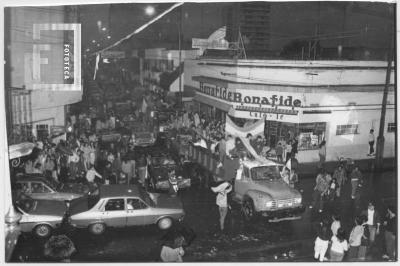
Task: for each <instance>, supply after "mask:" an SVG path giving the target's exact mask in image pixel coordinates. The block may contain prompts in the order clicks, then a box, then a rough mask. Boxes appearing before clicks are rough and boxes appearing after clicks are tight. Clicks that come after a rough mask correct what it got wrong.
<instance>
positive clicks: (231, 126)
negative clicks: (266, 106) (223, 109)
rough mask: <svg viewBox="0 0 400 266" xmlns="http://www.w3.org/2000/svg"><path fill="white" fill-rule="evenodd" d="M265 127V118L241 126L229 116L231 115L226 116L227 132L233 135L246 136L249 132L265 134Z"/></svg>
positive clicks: (254, 134) (255, 134)
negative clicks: (246, 125)
mask: <svg viewBox="0 0 400 266" xmlns="http://www.w3.org/2000/svg"><path fill="white" fill-rule="evenodd" d="M264 127H265V120H264V119H260V120H258V121H257V122H255V123H254V124H252V125H250V126H248V127H239V126H237V125H236V124H235V123H234V122H233V121H232V120H231V119H230V118H229V116H226V123H225V132H226V134H230V135H232V136H238V137H246V136H247V134H249V133H250V134H251V135H253V136H257V135H264Z"/></svg>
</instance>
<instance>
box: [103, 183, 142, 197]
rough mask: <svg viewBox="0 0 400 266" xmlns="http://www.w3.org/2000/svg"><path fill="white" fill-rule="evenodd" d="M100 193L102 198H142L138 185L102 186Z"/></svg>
mask: <svg viewBox="0 0 400 266" xmlns="http://www.w3.org/2000/svg"><path fill="white" fill-rule="evenodd" d="M99 191H100V197H101V198H112V197H140V192H139V191H140V189H139V187H138V186H136V185H129V186H128V185H102V186H100V190H99Z"/></svg>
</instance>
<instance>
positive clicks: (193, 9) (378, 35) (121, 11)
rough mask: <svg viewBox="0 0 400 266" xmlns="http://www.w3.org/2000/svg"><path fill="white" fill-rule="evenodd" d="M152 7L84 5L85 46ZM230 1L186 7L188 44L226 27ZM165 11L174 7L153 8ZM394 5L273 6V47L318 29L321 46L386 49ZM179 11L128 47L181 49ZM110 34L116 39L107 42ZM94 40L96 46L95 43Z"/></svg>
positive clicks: (130, 26) (124, 28)
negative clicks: (101, 29) (342, 41)
mask: <svg viewBox="0 0 400 266" xmlns="http://www.w3.org/2000/svg"><path fill="white" fill-rule="evenodd" d="M147 5H148V4H112V5H110V4H103V5H87V6H81V9H80V12H81V13H80V15H81V22H82V24H83V26H82V30H83V34H82V35H83V46H84V48H85V49H86V48H88V47H89V48H90V49H91V51H94V50H97V49H99V48H98V47H97V46H96V45H97V43H100V48H101V47H105V46H107V45H109V44H111V43H113V42H115V41H117V40H119V39H120V38H122V37H123V36H125V35H127V34H129V33H130V32H132V31H133V30H135V29H136V28H138V27H139V26H141V25H142V24H144V23H146V22H147V21H149V20H150V19H151V17H149V16H146V15H145V13H144V8H145V6H147ZM230 5H231V3H229V2H225V3H201V4H199V3H185V4H184V5H183V10H182V14H183V16H182V30H183V36H184V39H185V45H186V47H187V46H190V44H191V38H207V37H208V36H209V35H210V34H211V33H212V32H214V31H215V30H217V29H218V28H220V27H222V26H224V25H226V11H227V8H228V7H229V6H230ZM153 6H154V7H155V9H156V12H157V13H161V12H162V11H164V10H165V9H167V8H168V7H170V6H171V4H165V3H162V4H161V3H157V4H154V5H153ZM393 7H394V5H393V4H392V5H390V4H387V3H373V2H327V1H325V2H290V3H287V2H271V19H270V34H271V42H270V49H271V50H274V51H278V50H280V49H281V48H282V47H283V46H284V45H285V44H287V43H288V42H290V41H292V40H294V39H298V38H307V36H310V37H311V36H313V35H314V34H315V30H316V27H317V25H319V29H320V30H319V31H320V34H322V35H323V36H324V37H323V38H322V44H323V45H324V46H331V47H334V46H336V45H337V44H339V43H340V41H341V40H342V39H341V38H339V36H343V34H345V36H346V38H344V39H343V40H345V41H344V44H345V45H349V46H368V47H372V48H385V47H386V46H387V43H388V40H389V24H390V23H391V21H393V16H394V15H393V12H392V13H391V12H390V8H392V10H393ZM178 14H179V13H178V9H176V10H175V11H173V12H171V13H170V14H168V15H167V16H165V17H164V18H162V19H161V20H160V21H158V22H157V23H154V24H153V25H151V26H150V27H149V28H147V29H146V30H144V31H143V32H142V33H140V34H139V35H137V36H136V37H133V38H132V39H131V40H130V41H128V42H127V43H126V44H125V45H124V47H125V48H126V47H129V48H149V47H167V48H174V49H177V48H178V47H177V43H178V41H177V40H178V23H177V22H178V18H179V16H178ZM97 21H102V26H105V27H106V28H107V31H106V32H103V31H99V30H98V27H97ZM107 35H110V36H111V39H110V40H108V39H107V38H106V36H107ZM93 39H95V40H96V41H97V43H96V44H92V43H91V40H93Z"/></svg>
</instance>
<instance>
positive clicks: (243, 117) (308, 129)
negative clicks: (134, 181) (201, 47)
mask: <svg viewBox="0 0 400 266" xmlns="http://www.w3.org/2000/svg"><path fill="white" fill-rule="evenodd" d="M192 78H193V80H195V81H197V82H198V83H197V84H198V86H197V91H196V96H195V97H194V101H195V102H196V104H197V105H198V106H199V111H200V112H202V113H204V114H206V115H208V116H209V117H212V118H215V119H222V117H221V116H226V115H229V117H230V118H231V119H232V121H235V123H236V124H237V125H239V126H242V124H246V123H247V122H250V124H251V121H257V120H260V119H263V120H265V130H264V136H265V140H266V145H267V146H268V147H270V148H271V149H272V150H274V148H275V146H276V145H277V143H278V141H281V140H284V141H285V142H286V143H288V142H289V141H294V140H295V139H296V140H297V142H298V155H297V156H298V159H299V161H300V162H312V161H318V159H319V157H318V149H319V145H320V144H321V142H322V141H323V140H325V141H326V142H327V160H328V161H329V160H337V158H338V157H342V156H343V157H351V158H353V159H366V158H367V156H366V155H367V150H368V134H369V130H370V129H374V130H375V132H376V137H377V132H378V130H379V118H380V108H381V105H380V103H379V101H378V100H376V99H381V97H382V92H379V91H372V92H371V91H369V92H367V93H366V92H365V91H362V90H357V91H352V89H353V88H352V87H348V88H346V87H340V88H326V87H323V88H315V87H314V88H307V87H305V88H297V87H293V86H286V87H283V88H282V87H281V86H271V85H267V84H248V83H241V82H233V81H230V80H221V79H215V78H207V77H203V76H194V77H192ZM339 91H340V93H338V92H339ZM390 97H392V98H393V91H391V95H390ZM393 99H394V98H393ZM394 107H395V106H394V104H390V103H389V104H388V109H387V118H386V122H387V123H388V124H387V126H386V128H387V136H385V138H386V140H387V142H385V156H386V157H394V152H395V151H394V148H393V146H394V141H395V139H394V137H395V136H394V134H392V133H390V132H391V131H390V129H389V127H390V125H393V124H394V123H395V117H394ZM349 145H351V148H349V147H350V146H349Z"/></svg>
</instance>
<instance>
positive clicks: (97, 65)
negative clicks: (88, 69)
mask: <svg viewBox="0 0 400 266" xmlns="http://www.w3.org/2000/svg"><path fill="white" fill-rule="evenodd" d="M99 61H100V53H97V55H96V65H95V66H94V75H93V80H95V79H96V74H97V70H99Z"/></svg>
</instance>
